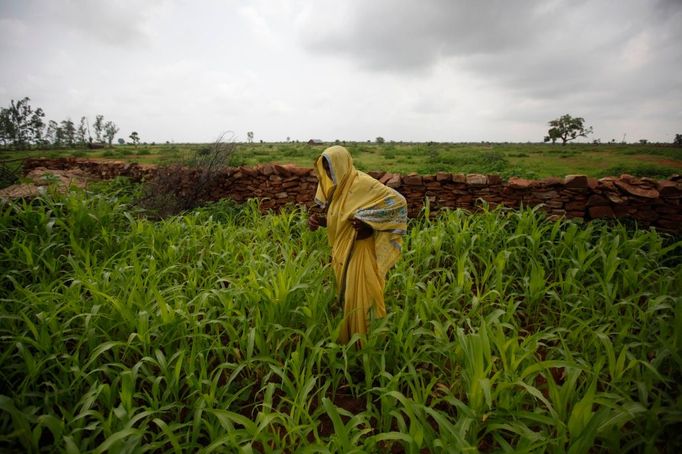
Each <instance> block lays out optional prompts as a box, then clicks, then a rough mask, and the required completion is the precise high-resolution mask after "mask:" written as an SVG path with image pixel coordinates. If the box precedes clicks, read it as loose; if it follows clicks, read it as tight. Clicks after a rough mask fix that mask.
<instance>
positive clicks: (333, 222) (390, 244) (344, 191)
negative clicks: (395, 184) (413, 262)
mask: <svg viewBox="0 0 682 454" xmlns="http://www.w3.org/2000/svg"><path fill="white" fill-rule="evenodd" d="M323 160H326V161H327V163H328V164H329V168H330V170H331V172H330V173H331V179H330V178H329V176H328V175H327V172H326V171H325V170H324V165H323ZM315 170H316V172H317V177H318V179H319V184H318V186H317V192H316V194H315V200H316V202H317V203H318V204H320V205H322V206H323V207H325V208H326V209H327V229H328V235H329V243H330V245H331V247H332V265H333V266H334V269H335V271H336V272H337V278H339V279H343V277H344V273H345V266H346V263H347V261H348V259H349V257H350V253H351V251H352V247H353V243H354V241H355V236H356V232H355V229H354V228H353V226H352V225H351V223H350V219H353V218H356V219H359V220H361V221H363V222H365V223H367V224H369V226H370V227H372V229H374V243H375V251H376V259H377V266H378V268H379V271H380V272H381V275H382V276H383V275H385V274H386V271H388V270H389V269H390V268H391V267H392V266H393V265H394V264H395V262H396V261H397V260H398V258H399V257H400V250H401V244H402V235H404V234H405V232H406V230H407V203H406V202H405V198H404V197H403V196H402V195H401V194H400V193H399V192H397V191H396V190H394V189H392V188H389V187H388V186H385V185H383V184H381V183H380V182H379V181H377V180H375V179H374V178H372V177H370V176H369V175H367V174H366V173H364V172H361V171H359V170H357V169H356V168H355V167H353V159H352V158H351V155H350V153H349V152H348V150H346V149H345V148H344V147H341V146H333V147H329V148H327V149H326V150H325V151H324V152H323V153H322V155H321V156H320V157H319V158H318V159H317V161H315ZM340 282H343V281H342V280H341V281H340Z"/></svg>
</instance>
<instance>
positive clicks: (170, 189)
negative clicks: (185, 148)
mask: <svg viewBox="0 0 682 454" xmlns="http://www.w3.org/2000/svg"><path fill="white" fill-rule="evenodd" d="M228 134H230V135H231V137H230V139H229V140H225V137H226V136H227V135H228ZM235 149H236V144H235V143H234V134H233V133H232V132H231V131H225V132H223V133H222V134H221V135H220V136H219V137H218V138H217V139H216V141H215V142H214V143H213V145H211V146H208V147H205V148H200V149H198V150H196V151H195V152H193V154H192V155H190V156H189V157H188V158H187V159H185V160H184V161H181V162H177V163H174V164H169V165H163V166H159V167H158V168H157V171H156V174H155V176H154V178H152V179H151V180H150V181H149V182H148V183H147V184H146V185H145V187H144V190H143V196H142V198H141V199H140V200H139V205H140V206H142V207H143V208H145V209H147V210H148V212H149V214H150V215H151V216H152V217H158V218H164V217H167V216H171V215H174V214H177V213H180V212H182V211H185V210H189V209H192V208H195V207H197V206H199V205H200V204H201V203H202V202H206V201H208V200H211V193H212V192H213V189H214V188H215V186H216V184H217V183H219V182H220V181H222V179H223V178H224V170H225V169H226V168H227V167H229V165H230V163H231V161H232V158H233V155H234V151H235Z"/></svg>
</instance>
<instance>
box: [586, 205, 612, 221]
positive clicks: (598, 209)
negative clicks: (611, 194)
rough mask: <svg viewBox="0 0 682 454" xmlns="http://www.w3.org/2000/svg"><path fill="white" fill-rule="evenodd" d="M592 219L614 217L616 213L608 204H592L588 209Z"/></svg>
mask: <svg viewBox="0 0 682 454" xmlns="http://www.w3.org/2000/svg"><path fill="white" fill-rule="evenodd" d="M588 212H589V214H590V217H591V218H592V219H601V218H615V217H616V214H615V213H614V212H613V210H612V209H611V207H609V206H594V207H590V208H589V210H588Z"/></svg>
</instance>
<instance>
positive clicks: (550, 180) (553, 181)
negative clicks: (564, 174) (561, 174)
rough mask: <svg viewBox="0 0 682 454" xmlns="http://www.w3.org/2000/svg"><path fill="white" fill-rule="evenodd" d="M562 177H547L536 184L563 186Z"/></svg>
mask: <svg viewBox="0 0 682 454" xmlns="http://www.w3.org/2000/svg"><path fill="white" fill-rule="evenodd" d="M563 184H564V179H563V178H558V177H547V178H544V179H542V180H540V181H539V182H538V186H563Z"/></svg>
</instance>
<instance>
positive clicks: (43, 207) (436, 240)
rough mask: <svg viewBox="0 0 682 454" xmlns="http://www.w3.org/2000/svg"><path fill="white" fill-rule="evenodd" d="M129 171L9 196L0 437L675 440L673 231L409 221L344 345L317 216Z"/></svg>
mask: <svg viewBox="0 0 682 454" xmlns="http://www.w3.org/2000/svg"><path fill="white" fill-rule="evenodd" d="M131 197H132V195H131V189H130V187H129V186H126V185H121V184H120V182H115V183H111V184H108V185H104V186H102V187H100V188H99V189H98V190H92V191H91V192H84V191H78V192H71V193H70V194H67V195H65V196H60V195H57V194H52V195H46V196H45V197H43V198H38V199H35V200H33V201H23V202H16V203H4V204H3V205H0V245H1V246H2V252H1V253H0V451H3V452H68V453H78V452H97V453H102V452H148V451H152V452H176V453H179V452H206V453H208V452H244V453H248V452H267V453H269V452H294V451H295V452H311V453H312V452H320V453H325V452H332V453H337V452H339V453H340V452H343V453H351V452H425V451H426V452H428V451H434V452H550V453H563V452H571V453H582V452H588V451H589V452H598V451H608V452H623V453H625V452H666V451H667V452H679V450H680V449H681V448H682V432H680V427H682V393H681V386H682V242H680V239H679V238H674V237H671V236H668V235H664V234H659V233H656V232H655V231H650V230H642V229H637V228H635V227H634V226H629V227H625V226H621V225H614V224H606V223H601V222H593V223H590V224H581V223H577V222H574V221H549V220H547V219H546V218H544V217H543V215H542V214H541V213H540V212H537V211H534V210H522V211H504V210H502V209H496V210H490V211H488V210H484V211H482V212H481V213H478V214H473V215H472V214H469V213H466V212H464V211H452V212H449V213H447V214H444V215H442V216H440V217H439V218H437V219H433V220H429V219H428V216H427V217H425V218H421V219H418V220H412V221H410V222H411V223H410V228H409V232H408V234H407V236H406V241H405V244H404V254H403V257H402V259H401V261H400V262H399V263H398V265H397V266H396V268H395V269H393V270H392V271H391V272H390V275H389V277H388V281H387V288H386V306H387V309H388V311H389V314H388V316H387V317H386V318H385V319H382V320H373V321H372V328H371V334H370V335H369V336H368V337H367V339H366V341H365V345H364V347H363V348H356V347H354V346H347V345H339V344H337V343H336V341H335V340H336V335H337V332H338V329H339V324H340V321H341V316H342V314H341V308H340V307H339V306H338V305H337V304H336V303H335V301H334V278H333V273H332V271H331V269H330V266H329V252H330V251H329V246H328V245H327V241H326V236H325V232H324V231H323V229H322V230H320V231H316V232H310V231H309V230H308V229H307V223H306V221H307V214H306V213H305V211H303V210H302V209H298V208H296V209H294V208H292V209H291V210H288V211H285V212H283V213H280V214H269V215H265V216H263V215H261V214H260V212H259V211H258V208H257V205H256V204H255V203H249V204H246V205H243V206H235V205H232V204H229V203H225V202H221V203H216V204H213V205H210V206H207V207H204V208H200V209H196V210H194V211H191V212H188V213H185V214H183V215H179V216H175V217H170V218H167V219H165V220H163V221H152V220H149V219H147V218H145V217H144V215H143V213H140V212H139V210H137V209H136V208H134V207H133V206H132V205H131V204H130V201H131Z"/></svg>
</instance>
